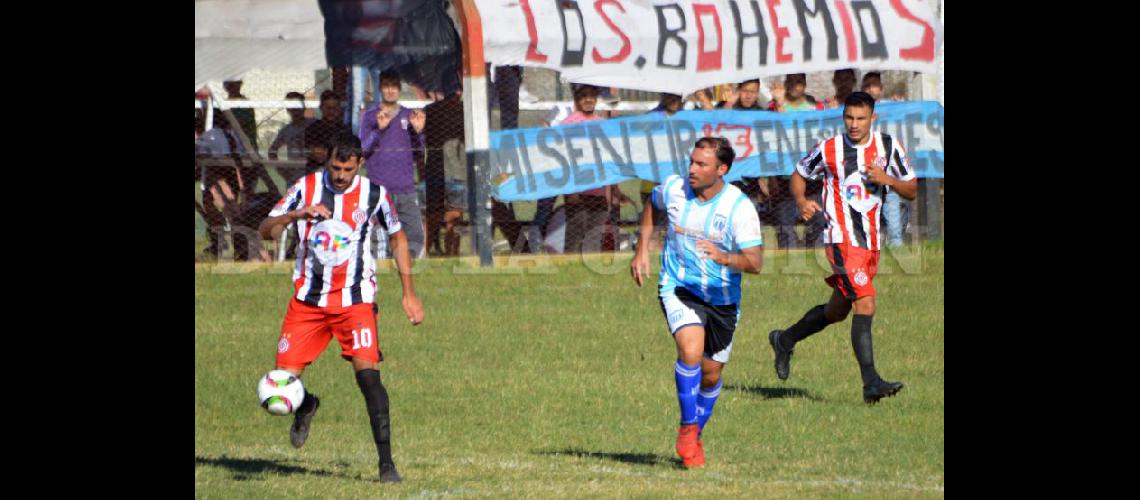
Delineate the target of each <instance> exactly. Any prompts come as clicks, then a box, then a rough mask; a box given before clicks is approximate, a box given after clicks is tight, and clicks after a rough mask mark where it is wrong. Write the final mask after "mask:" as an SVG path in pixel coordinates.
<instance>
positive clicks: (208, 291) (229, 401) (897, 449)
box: [194, 245, 945, 498]
mask: <svg viewBox="0 0 1140 500" xmlns="http://www.w3.org/2000/svg"><path fill="white" fill-rule="evenodd" d="M630 257H631V255H630V254H628V253H626V254H617V255H616V256H594V257H586V258H585V259H584V260H583V259H581V258H576V259H564V260H559V261H553V260H552V261H547V262H539V263H537V264H538V265H537V266H532V267H528V264H534V262H529V263H528V262H526V261H525V259H522V258H518V259H515V261H513V262H507V260H505V259H504V260H500V261H499V263H500V264H501V267H498V268H496V269H493V270H491V271H484V270H481V269H479V268H478V267H476V266H475V265H474V264H473V263H472V261H471V260H470V259H466V260H431V261H429V262H420V264H418V266H417V274H416V278H415V279H416V287H417V291H418V294H419V296H420V298H421V299H422V300H423V303H424V307H425V310H426V321H425V323H424V324H422V325H420V326H418V327H414V328H413V327H412V326H411V325H409V324H408V322H407V320H406V319H405V318H404V317H403V313H402V311H401V310H400V307H399V300H398V299H399V293H400V286H399V282H398V279H397V276H396V274H395V273H394V271H391V270H384V271H383V272H382V274H381V276H380V283H381V291H380V304H381V308H380V309H381V319H380V325H379V338H380V342H381V344H380V345H381V347H382V349H383V351H384V355H385V357H386V358H387V360H386V361H385V362H384V363H383V365H382V366H381V373H382V376H383V380H384V383H385V385H386V386H387V388H388V391H389V394H390V396H391V400H392V432H393V450H394V456H395V459H396V463H397V465H398V466H399V468H400V472H401V474H402V475H403V476H404V482H403V483H400V484H397V485H390V484H381V483H379V482H378V480H377V469H376V451H375V447H374V445H373V443H372V439H371V433H370V430H369V426H368V420H367V417H366V416H365V413H364V404H363V397H362V396H361V395H360V393H359V391H358V390H357V388H356V384H355V382H354V379H353V377H352V374H351V368H350V366H349V364H348V363H346V362H344V361H342V360H341V359H340V357H339V347H337V346H336V343H335V341H334V342H333V343H332V344H331V345H330V346H329V347H328V348H327V349H326V350H325V352H324V353H323V355H322V356H321V358H320V359H318V360H317V361H316V362H315V363H313V365H311V366H310V367H309V369H308V371H307V372H306V374H305V377H304V380H305V383H306V386H307V387H309V388H310V389H311V390H312V391H313V392H315V393H317V394H319V395H320V396H321V408H320V411H319V412H318V414H317V415H316V417H315V418H314V420H313V429H312V433H311V435H310V437H309V441H308V443H307V444H306V445H305V446H304V448H302V449H300V450H296V449H293V448H292V447H291V446H290V445H289V438H288V428H289V425H290V423H291V421H292V417H274V416H270V415H269V414H267V413H266V412H265V411H264V410H262V409H261V408H259V407H258V405H257V401H256V393H255V384H256V380H257V378H258V377H259V376H260V375H262V374H263V373H264V372H265V371H267V370H269V369H271V368H272V367H273V360H274V355H275V353H276V344H277V336H278V333H279V328H280V325H281V320H282V316H283V314H284V311H285V306H286V302H287V300H288V299H289V295H290V292H291V290H292V287H291V284H290V274H289V273H290V272H291V267H290V266H289V265H283V264H273V265H268V264H241V265H237V264H228V265H227V264H217V265H207V264H198V265H196V266H195V325H194V327H195V391H194V397H195V418H194V427H195V437H194V463H195V466H194V485H195V495H196V496H198V497H203V498H248V497H277V498H287V497H338V498H363V497H377V496H384V497H400V498H421V497H444V496H462V497H545V498H549V497H559V498H562V497H615V498H616V497H621V498H629V497H633V498H658V497H682V496H693V495H701V496H702V497H711V496H714V495H727V496H733V497H760V498H773V497H776V498H783V497H805V496H806V497H840V496H843V497H846V496H850V495H852V494H861V495H868V496H872V497H942V496H944V466H945V463H944V462H945V461H944V453H945V439H944V431H945V426H944V422H943V412H944V410H945V392H944V372H945V364H944V359H943V357H944V346H945V327H944V305H943V282H944V270H943V269H944V268H943V262H944V249H943V247H942V246H941V245H926V246H916V247H910V248H909V249H907V250H906V251H904V252H902V253H901V255H900V254H893V255H892V254H889V253H887V252H886V251H884V255H883V262H882V265H883V268H882V270H881V271H880V275H879V277H878V278H876V280H875V286H876V288H877V290H878V291H879V297H878V310H879V312H878V314H877V315H876V318H875V322H874V332H875V337H874V345H875V359H876V363H877V366H878V368H879V371H880V372H881V373H882V374H883V375H884V376H885V377H887V378H888V379H891V380H901V381H903V382H905V383H906V388H905V389H904V390H903V391H902V392H901V393H900V394H899V395H898V396H895V397H893V398H888V399H885V400H883V401H882V402H881V403H880V404H878V405H876V406H869V405H866V404H864V403H863V402H862V398H861V384H860V381H859V370H858V366H857V364H856V363H855V358H854V355H853V354H852V351H851V343H850V333H849V332H850V325H851V320H850V319H848V320H847V321H845V322H843V323H841V324H838V325H832V326H830V327H828V328H827V329H826V330H824V331H823V332H820V333H818V334H816V335H815V336H813V337H812V338H810V339H808V340H807V341H805V342H804V343H803V344H800V345H799V346H798V347H797V350H796V355H795V357H794V358H793V360H792V375H791V378H789V379H788V380H787V381H780V380H779V379H777V378H776V375H775V371H774V370H773V368H772V351H771V349H770V348H769V346H768V343H767V333H768V331H769V330H771V329H773V328H784V327H786V326H788V325H789V324H791V323H792V322H794V321H796V320H797V319H799V318H800V316H801V315H802V314H803V313H804V312H805V311H806V310H807V309H808V308H809V307H811V306H813V305H815V304H818V303H821V302H823V301H824V300H825V299H826V297H827V295H828V293H829V290H828V289H827V288H826V285H825V284H824V283H823V281H822V277H823V276H825V275H826V274H827V270H826V267H825V264H826V260H825V259H824V257H823V256H822V254H819V253H817V252H792V253H787V252H779V251H773V252H768V253H767V254H766V257H765V270H764V272H763V273H762V274H760V275H748V276H746V277H745V279H744V302H743V310H742V315H741V323H740V326H739V328H738V329H737V332H736V340H735V344H734V348H733V352H732V359H731V361H730V362H729V364H728V365H727V367H726V369H725V373H724V376H725V379H724V380H725V386H724V390H723V392H722V394H721V396H720V399H719V400H718V401H717V404H716V408H715V411H714V414H713V417H712V419H711V420H710V422H709V424H708V427H706V429H705V432H706V433H705V434H704V437H703V439H704V442H705V450H706V454H707V461H708V464H707V466H706V467H705V468H704V469H700V470H692V471H689V470H684V469H681V468H679V460H678V459H677V458H676V456H675V454H674V452H673V442H674V439H675V437H676V428H677V421H678V417H679V411H678V408H677V400H676V396H675V386H674V382H673V368H672V366H673V360H674V359H675V356H676V355H675V348H674V345H673V342H672V340H671V338H670V337H669V334H668V332H667V331H666V328H665V326H664V325H665V321H664V318H663V317H662V314H661V310H660V308H659V306H658V304H657V299H656V286H655V285H656V281H654V282H653V283H652V284H650V285H647V286H646V287H645V288H641V289H639V288H637V287H636V286H635V285H633V282H632V280H631V279H630V278H629V275H628V270H627V269H628V262H629V259H630ZM652 262H653V267H654V272H656V269H657V266H658V260H657V258H656V257H655V258H654V259H653V260H652ZM821 264H822V265H821Z"/></svg>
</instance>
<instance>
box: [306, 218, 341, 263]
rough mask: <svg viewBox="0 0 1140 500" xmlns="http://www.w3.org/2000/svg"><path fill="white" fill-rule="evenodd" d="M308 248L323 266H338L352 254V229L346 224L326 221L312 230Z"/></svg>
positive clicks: (333, 220) (339, 221)
mask: <svg viewBox="0 0 1140 500" xmlns="http://www.w3.org/2000/svg"><path fill="white" fill-rule="evenodd" d="M314 229H315V231H314V232H313V237H312V240H311V241H310V243H309V244H310V246H311V247H312V249H313V255H315V256H316V258H317V260H318V261H319V262H320V263H321V264H322V265H325V266H339V265H341V264H344V263H345V262H347V261H348V258H349V256H350V255H351V254H352V249H351V245H350V243H351V242H352V227H350V226H349V225H348V223H347V222H344V221H341V220H336V219H326V220H323V221H321V223H320V224H317V227H316V228H314Z"/></svg>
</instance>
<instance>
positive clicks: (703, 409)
mask: <svg viewBox="0 0 1140 500" xmlns="http://www.w3.org/2000/svg"><path fill="white" fill-rule="evenodd" d="M723 384H724V378H723V377H722V378H721V379H720V380H717V381H716V385H714V386H712V387H709V388H708V389H701V391H700V392H698V393H697V423H698V424H700V426H701V430H702V431H704V430H705V422H708V421H709V417H711V416H712V411H713V405H715V404H716V398H717V397H718V396H720V386H721V385H723Z"/></svg>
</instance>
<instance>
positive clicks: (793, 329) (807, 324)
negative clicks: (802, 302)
mask: <svg viewBox="0 0 1140 500" xmlns="http://www.w3.org/2000/svg"><path fill="white" fill-rule="evenodd" d="M827 325H828V323H827V318H825V317H824V315H823V304H820V305H818V306H815V307H813V308H811V309H808V312H807V313H806V314H804V317H802V318H800V320H799V321H797V322H796V324H794V325H792V326H790V327H788V329H787V330H784V332H783V333H781V334H780V347H783V348H784V349H791V348H793V347H795V346H796V342H799V341H801V340H803V339H806V338H808V337H810V336H811V335H812V334H814V333H816V332H818V331H820V330H823V329H824V328H825V327H827Z"/></svg>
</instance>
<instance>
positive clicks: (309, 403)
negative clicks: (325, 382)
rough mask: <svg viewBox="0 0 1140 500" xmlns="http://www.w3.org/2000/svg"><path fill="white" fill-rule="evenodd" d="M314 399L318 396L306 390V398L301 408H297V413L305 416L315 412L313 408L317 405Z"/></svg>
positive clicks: (303, 399)
mask: <svg viewBox="0 0 1140 500" xmlns="http://www.w3.org/2000/svg"><path fill="white" fill-rule="evenodd" d="M314 397H316V394H313V393H311V392H309V389H308V388H306V389H305V397H304V398H302V401H301V406H298V407H297V413H298V414H300V415H305V414H308V413H309V412H311V411H313V406H314V405H316V404H317V403H316V402H315V401H313V398H314Z"/></svg>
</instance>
